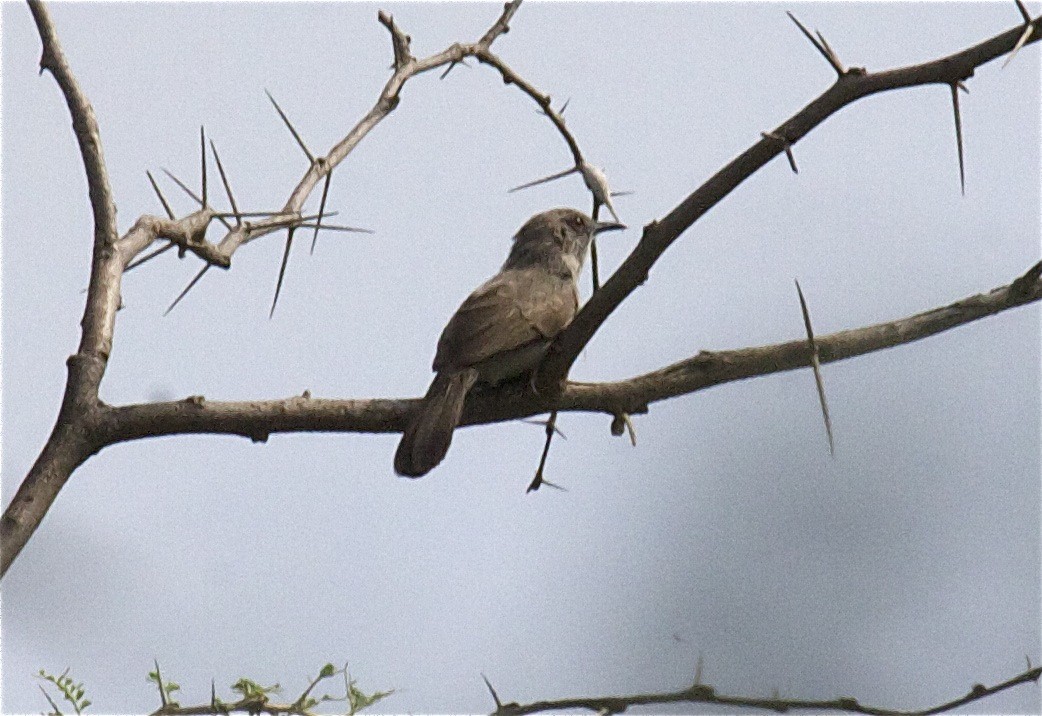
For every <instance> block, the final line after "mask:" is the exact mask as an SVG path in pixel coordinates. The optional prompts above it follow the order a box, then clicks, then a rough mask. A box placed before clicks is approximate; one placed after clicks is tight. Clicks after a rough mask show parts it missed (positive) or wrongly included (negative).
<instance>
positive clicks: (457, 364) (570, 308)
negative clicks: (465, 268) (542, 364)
mask: <svg viewBox="0 0 1042 716" xmlns="http://www.w3.org/2000/svg"><path fill="white" fill-rule="evenodd" d="M578 303H579V299H578V295H577V294H576V291H575V284H574V283H573V282H572V281H571V280H569V279H562V278H559V277H556V276H550V275H548V274H547V273H546V272H545V271H539V270H531V269H522V270H511V271H503V272H501V273H499V274H496V275H495V276H494V277H492V278H491V279H489V280H488V281H486V282H485V283H484V284H482V285H481V286H479V287H478V288H477V290H475V291H474V293H472V294H470V296H468V297H467V299H466V300H465V301H464V302H463V304H462V305H461V306H460V307H459V308H458V309H457V310H456V313H455V314H454V315H453V316H452V318H451V319H450V320H449V323H448V325H447V326H445V330H444V331H442V334H441V338H440V339H439V340H438V352H437V355H436V356H435V357H434V370H435V371H441V370H444V369H446V368H463V367H466V366H472V365H474V364H476V363H479V362H480V361H482V360H484V359H486V358H489V357H491V356H493V355H495V354H497V353H504V352H507V351H511V350H513V349H515V348H519V347H521V346H524V345H526V344H529V343H532V342H534V341H538V340H547V339H550V338H553V337H554V336H556V335H557V334H558V333H560V332H561V330H562V329H563V328H564V327H565V326H567V325H568V323H570V322H571V320H572V318H573V317H574V316H575V312H576V310H577V309H578Z"/></svg>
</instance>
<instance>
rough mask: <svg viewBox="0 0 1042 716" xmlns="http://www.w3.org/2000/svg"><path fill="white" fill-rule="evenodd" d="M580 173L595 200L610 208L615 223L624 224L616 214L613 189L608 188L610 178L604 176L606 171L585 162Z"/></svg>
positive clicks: (580, 165)
mask: <svg viewBox="0 0 1042 716" xmlns="http://www.w3.org/2000/svg"><path fill="white" fill-rule="evenodd" d="M579 173H580V174H582V176H583V182H584V183H585V184H586V188H587V189H589V190H590V193H591V194H593V198H594V199H595V200H596V201H598V202H600V203H601V204H603V205H604V206H606V207H608V211H610V212H611V216H612V218H613V219H615V221H617V222H619V223H622V220H621V219H619V215H618V214H617V213H616V212H615V207H614V206H613V205H612V203H611V189H609V188H608V177H606V176H605V175H604V170H602V169H600V168H598V167H595V166H593V165H592V164H590V163H588V162H585V161H584V162H582V163H581V164H579Z"/></svg>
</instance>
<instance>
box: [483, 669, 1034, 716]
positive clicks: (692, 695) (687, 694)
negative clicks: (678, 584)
mask: <svg viewBox="0 0 1042 716" xmlns="http://www.w3.org/2000/svg"><path fill="white" fill-rule="evenodd" d="M1040 675H1042V667H1035V668H1033V669H1028V670H1027V671H1024V672H1022V673H1020V674H1017V675H1016V676H1014V677H1013V678H1011V679H1008V680H1006V681H1003V682H1002V683H1001V684H996V685H995V686H990V687H988V686H984V685H983V684H974V685H973V687H972V688H971V689H970V690H969V692H968V693H967V694H966V695H965V696H960V697H959V698H956V699H952V700H951V701H948V702H946V703H943V704H939V705H937V706H932V707H930V708H925V709H921V710H915V711H901V710H897V709H884V708H879V707H876V706H867V705H864V704H861V703H859V702H858V700H857V699H853V698H850V697H847V696H841V697H839V698H836V699H829V700H821V701H814V700H808V699H781V698H777V697H773V698H769V699H763V698H755V697H749V696H724V695H718V694H717V693H716V692H715V691H714V690H713V687H711V686H706V685H704V684H699V683H695V684H693V685H692V686H689V687H688V688H686V689H682V690H680V691H671V692H666V693H658V694H632V695H629V696H602V697H588V698H574V699H558V700H553V701H535V702H533V703H530V704H517V703H508V704H500V703H499V700H498V698H497V703H496V707H497V708H496V710H495V711H493V712H492V716H524V715H525V714H534V713H540V712H543V711H563V710H565V709H586V710H588V711H593V712H596V713H598V714H618V713H622V712H623V711H625V710H626V709H627V708H629V707H630V706H646V705H649V704H718V705H721V706H742V707H746V708H755V709H764V710H767V711H777V712H778V713H785V712H786V711H790V710H792V709H806V710H813V711H846V712H848V713H857V714H869V715H870V716H932V714H939V713H943V712H945V711H950V710H952V709H954V708H957V707H959V706H964V705H965V704H969V703H973V702H974V701H979V700H981V699H983V698H985V697H987V696H991V695H992V694H997V693H999V692H1000V691H1005V690H1006V689H1009V688H1012V687H1014V686H1017V685H1019V684H1025V683H1028V682H1031V681H1038V679H1039V676H1040Z"/></svg>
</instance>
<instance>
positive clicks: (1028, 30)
mask: <svg viewBox="0 0 1042 716" xmlns="http://www.w3.org/2000/svg"><path fill="white" fill-rule="evenodd" d="M1034 29H1035V28H1034V27H1032V26H1031V24H1030V23H1028V26H1027V27H1025V28H1024V32H1023V33H1022V34H1021V36H1020V39H1019V40H1017V44H1015V45H1014V46H1013V51H1012V52H1010V53H1009V57H1007V58H1006V61H1005V62H1003V63H1002V67H1001V68H1000V69H1006V65H1008V64H1009V63H1010V62H1012V61H1013V58H1014V57H1016V56H1017V53H1018V52H1020V48H1021V47H1023V46H1024V43H1025V42H1027V41H1028V38H1029V37H1031V32H1032V30H1034Z"/></svg>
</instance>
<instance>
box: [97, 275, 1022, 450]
mask: <svg viewBox="0 0 1042 716" xmlns="http://www.w3.org/2000/svg"><path fill="white" fill-rule="evenodd" d="M1040 272H1042V262H1040V263H1039V264H1036V265H1035V266H1033V267H1032V268H1031V269H1030V270H1029V271H1028V272H1027V273H1025V274H1024V275H1023V276H1022V277H1020V278H1018V279H1017V280H1015V281H1013V282H1012V283H1010V284H1009V285H1006V286H1001V287H999V288H996V289H994V290H992V291H989V292H988V293H986V294H977V295H975V296H970V297H968V298H964V299H962V300H961V301H956V302H955V303H952V304H951V305H948V306H944V307H941V308H935V309H932V310H929V311H925V312H923V313H918V314H916V315H913V316H908V317H906V318H901V319H898V320H895V321H889V322H886V323H879V324H876V325H872V326H866V327H863V328H857V329H853V330H847V331H840V332H838V333H832V334H830V335H826V336H815V344H816V345H817V347H818V350H819V353H820V359H821V362H822V363H830V362H833V361H838V360H843V359H845V358H853V357H855V356H859V355H865V354H867V353H872V352H875V351H879V350H883V349H885V348H892V347H895V346H900V345H905V344H907V343H911V342H913V341H917V340H920V339H922V338H926V337H928V336H932V335H936V334H938V333H941V332H943V331H947V330H949V329H951V328H955V327H957V326H961V325H964V324H966V323H970V322H972V321H976V320H978V319H981V318H984V317H986V316H990V315H994V314H997V313H1001V312H1002V311H1006V310H1008V309H1011V308H1015V307H1017V306H1022V305H1025V304H1029V303H1034V302H1036V301H1039V300H1040V299H1042V278H1040V275H1039V274H1040ZM809 365H810V358H809V356H808V352H807V340H806V338H800V339H797V340H793V341H789V342H787V343H779V344H775V345H768V346H760V347H754V348H742V349H738V350H729V351H703V352H701V353H699V354H698V355H696V356H693V357H691V358H687V359H686V360H682V361H680V362H678V363H674V364H673V365H670V366H666V367H665V368H662V369H660V370H657V371H653V372H651V373H646V374H644V375H639V376H636V377H633V378H630V379H628V380H623V381H618V382H611V383H579V382H569V383H566V384H565V386H564V388H563V389H562V390H561V391H560V393H559V394H557V395H551V394H542V395H540V394H534V393H533V392H532V391H530V390H527V385H526V384H525V383H524V382H522V383H521V384H518V383H510V384H504V385H502V386H500V387H498V388H495V389H491V388H489V389H481V388H480V387H479V388H478V389H476V390H475V391H474V392H473V394H472V395H471V397H470V398H468V401H467V405H466V409H465V410H464V414H463V421H462V423H461V424H463V425H479V424H487V423H494V422H501V421H504V420H515V419H517V418H526V417H530V416H532V415H538V414H540V413H547V412H550V411H552V410H558V411H571V412H600V413H606V414H608V415H612V416H615V415H618V414H621V413H627V414H633V413H644V412H647V410H648V405H649V404H651V403H653V402H656V401H659V400H665V399H667V398H674V397H678V396H681V395H687V394H690V393H694V392H697V391H699V390H703V389H705V388H709V387H712V386H714V385H721V384H724V383H730V382H732V381H736V380H743V379H746V378H753V377H756V376H762V375H770V374H771V373H778V372H781V371H788V370H796V369H799V368H806V367H807V366H809ZM419 404H420V401H419V400H418V399H390V398H375V399H359V400H327V399H320V398H312V397H311V395H310V393H305V394H304V395H303V396H298V397H293V398H287V399H284V400H262V401H249V402H223V401H209V400H205V399H204V398H202V397H192V398H187V399H184V400H179V401H171V402H165V403H142V404H136V405H126V406H120V407H109V408H106V410H105V411H104V414H103V416H102V419H101V420H99V422H98V424H97V427H96V430H97V434H98V435H100V436H101V439H102V440H103V441H104V444H106V445H110V444H114V443H118V442H124V441H128V440H139V439H142V438H147V437H158V436H163V435H183V434H231V435H241V436H243V437H248V438H250V439H251V440H254V441H256V442H263V441H265V440H267V438H268V436H269V435H271V434H272V433H278V432H350V433H389V432H391V433H393V432H401V431H402V430H403V429H404V428H405V426H406V424H407V423H408V420H409V416H410V413H411V411H412V410H414V409H415V408H416V406H418V405H419Z"/></svg>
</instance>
